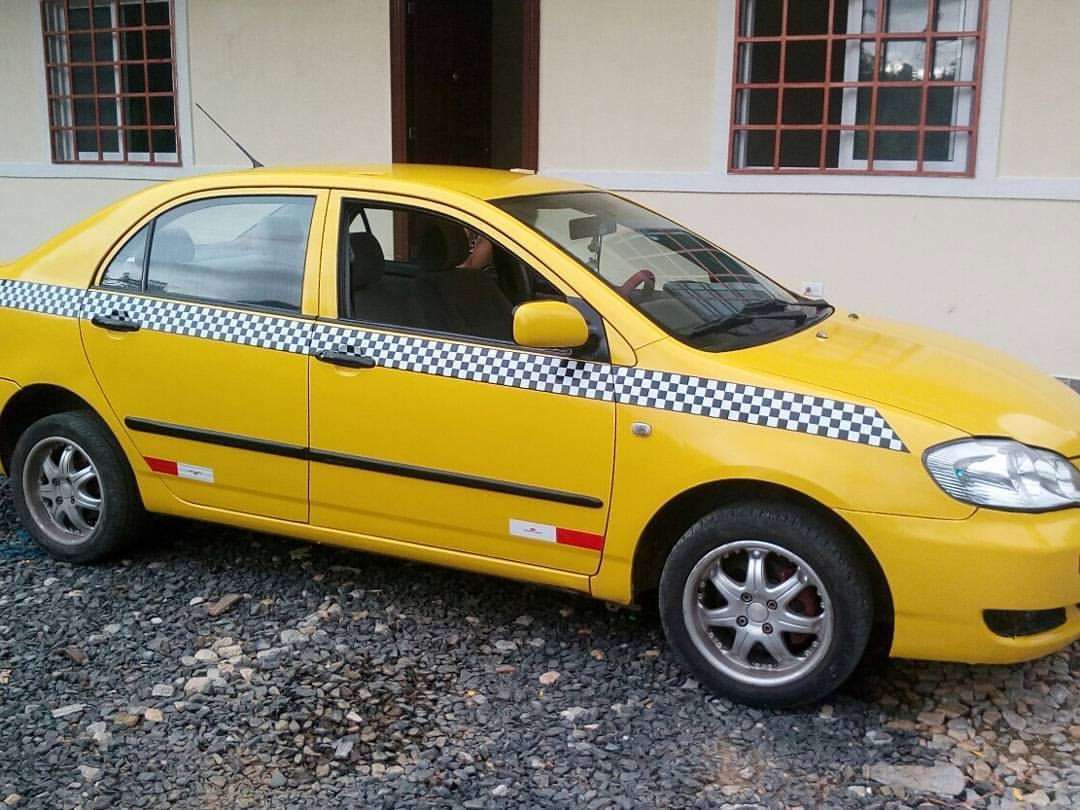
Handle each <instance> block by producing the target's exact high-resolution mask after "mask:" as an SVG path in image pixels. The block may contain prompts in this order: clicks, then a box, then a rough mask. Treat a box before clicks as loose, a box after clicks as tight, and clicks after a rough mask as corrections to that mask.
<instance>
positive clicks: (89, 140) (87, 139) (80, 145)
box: [75, 129, 98, 153]
mask: <svg viewBox="0 0 1080 810" xmlns="http://www.w3.org/2000/svg"><path fill="white" fill-rule="evenodd" d="M75 149H76V150H78V151H79V152H94V153H96V152H97V150H98V142H97V131H96V130H93V129H77V130H75Z"/></svg>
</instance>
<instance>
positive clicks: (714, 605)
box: [660, 502, 873, 708]
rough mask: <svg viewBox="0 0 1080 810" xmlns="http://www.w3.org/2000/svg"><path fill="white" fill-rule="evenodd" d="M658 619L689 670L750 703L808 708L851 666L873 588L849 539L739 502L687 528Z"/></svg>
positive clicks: (800, 513) (663, 581)
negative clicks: (802, 705)
mask: <svg viewBox="0 0 1080 810" xmlns="http://www.w3.org/2000/svg"><path fill="white" fill-rule="evenodd" d="M660 617H661V621H662V623H663V626H664V632H665V634H666V635H667V638H668V641H669V643H670V644H671V645H672V647H673V648H674V649H675V651H676V653H677V654H678V655H679V657H680V658H681V659H682V660H683V662H684V663H685V664H686V666H687V668H688V669H689V670H690V671H691V672H692V673H693V674H694V675H695V676H696V677H697V678H698V680H700V681H701V682H702V683H703V684H705V685H706V686H708V687H709V688H711V689H712V690H713V691H715V692H717V693H718V694H720V695H722V696H724V697H727V698H730V699H732V700H735V701H738V702H740V703H746V704H749V705H752V706H758V707H762V708H779V707H786V706H794V705H799V704H803V703H810V702H813V701H815V700H820V699H821V698H823V697H825V696H826V695H828V694H829V693H830V692H832V691H833V690H835V689H836V688H837V687H839V686H840V685H841V684H842V683H843V682H844V681H845V680H846V679H847V678H848V676H849V675H850V674H851V672H852V671H853V670H854V668H855V666H856V665H857V664H858V662H859V660H860V658H861V657H862V654H863V652H864V650H865V648H866V644H867V641H868V639H869V637H870V630H871V627H872V624H873V592H872V588H871V586H870V580H869V577H868V576H867V575H866V573H865V572H864V570H863V568H862V566H861V564H860V561H859V559H858V554H857V552H856V551H855V550H854V548H853V547H852V544H851V542H850V541H849V539H848V538H846V537H845V536H843V535H842V534H841V533H840V532H838V531H837V530H836V529H835V528H834V527H833V526H831V525H830V524H829V523H828V522H827V521H824V520H822V519H821V518H820V517H819V516H817V515H816V514H814V513H813V512H811V511H809V510H804V509H801V508H799V507H798V506H795V505H791V504H787V503H782V502H776V503H773V502H756V503H745V504H738V505H733V506H729V507H724V508H722V509H719V510H717V511H715V512H713V513H711V514H709V515H707V516H706V517H704V518H702V519H701V520H700V521H698V522H697V523H696V524H694V525H693V526H692V527H691V528H690V529H689V530H688V531H687V532H686V534H684V535H683V536H682V537H681V538H680V539H679V541H678V542H677V543H676V544H675V547H674V548H673V549H672V551H671V554H670V555H669V556H668V559H667V561H666V562H665V565H664V570H663V572H662V574H661V578H660Z"/></svg>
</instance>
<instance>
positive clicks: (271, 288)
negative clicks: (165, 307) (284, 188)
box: [146, 196, 315, 311]
mask: <svg viewBox="0 0 1080 810" xmlns="http://www.w3.org/2000/svg"><path fill="white" fill-rule="evenodd" d="M314 206H315V200H314V198H312V197H286V196H265V197H264V196H252V197H221V198H216V199H211V200H199V201H198V202H192V203H186V204H185V205H181V206H178V207H176V208H174V209H172V210H171V211H169V212H167V213H165V214H162V215H161V216H160V217H158V218H157V220H156V221H155V223H154V230H153V234H152V236H151V239H150V260H149V263H148V267H147V280H146V290H147V292H150V293H155V294H158V295H167V296H176V297H179V298H194V299H198V300H203V301H215V302H221V303H225V304H237V305H241V306H256V307H270V308H274V309H284V310H291V311H299V309H300V296H301V287H302V284H303V277H304V256H305V254H306V252H307V243H308V231H309V230H310V228H311V214H312V211H313V209H314Z"/></svg>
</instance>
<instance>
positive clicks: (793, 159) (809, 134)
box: [780, 129, 821, 168]
mask: <svg viewBox="0 0 1080 810" xmlns="http://www.w3.org/2000/svg"><path fill="white" fill-rule="evenodd" d="M820 160H821V132H819V131H817V130H801V129H799V130H785V131H783V132H782V133H781V134H780V165H781V166H784V167H790V168H812V167H815V166H818V165H819V163H820Z"/></svg>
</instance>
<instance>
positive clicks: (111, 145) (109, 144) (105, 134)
mask: <svg viewBox="0 0 1080 810" xmlns="http://www.w3.org/2000/svg"><path fill="white" fill-rule="evenodd" d="M101 151H102V152H104V153H105V159H106V160H118V159H119V158H118V153H119V152H120V131H119V130H117V129H103V130H101Z"/></svg>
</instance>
